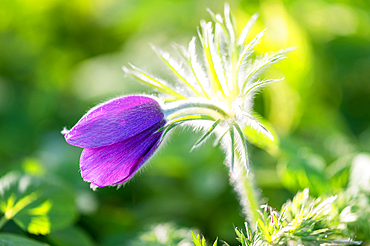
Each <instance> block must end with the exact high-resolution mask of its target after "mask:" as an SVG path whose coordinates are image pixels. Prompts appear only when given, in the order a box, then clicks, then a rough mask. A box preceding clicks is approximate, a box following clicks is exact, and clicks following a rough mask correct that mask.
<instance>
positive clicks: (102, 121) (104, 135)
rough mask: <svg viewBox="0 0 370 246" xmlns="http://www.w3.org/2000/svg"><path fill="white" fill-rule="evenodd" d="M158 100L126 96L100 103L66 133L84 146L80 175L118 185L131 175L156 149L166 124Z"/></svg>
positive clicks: (96, 183) (71, 141)
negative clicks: (162, 128)
mask: <svg viewBox="0 0 370 246" xmlns="http://www.w3.org/2000/svg"><path fill="white" fill-rule="evenodd" d="M165 123H166V121H165V119H164V114H163V112H162V109H161V107H160V105H159V103H158V102H157V101H156V100H155V99H153V98H152V97H147V96H123V97H119V98H115V99H112V100H109V101H107V102H105V103H102V104H100V105H97V106H96V107H94V108H92V109H91V110H90V111H89V112H87V113H86V114H85V115H84V116H83V117H82V118H81V119H80V120H79V121H78V122H77V124H76V125H75V126H74V127H73V128H72V129H71V130H70V131H67V130H64V131H63V134H64V135H65V139H66V141H67V143H69V144H71V145H74V146H78V147H81V148H84V150H83V151H82V154H81V158H80V168H81V175H82V177H83V179H84V180H85V181H88V182H90V183H91V185H92V186H99V187H102V186H109V185H117V184H121V183H123V182H125V181H127V180H128V179H129V178H131V177H132V176H133V175H134V174H135V173H136V172H137V171H138V170H139V169H140V167H141V166H142V165H143V164H144V163H145V161H146V160H147V159H148V158H149V157H150V156H151V155H152V154H153V153H154V151H155V150H156V149H157V148H158V146H159V144H160V142H161V136H162V131H158V130H160V129H161V127H163V126H164V125H165Z"/></svg>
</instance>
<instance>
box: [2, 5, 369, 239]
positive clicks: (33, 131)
mask: <svg viewBox="0 0 370 246" xmlns="http://www.w3.org/2000/svg"><path fill="white" fill-rule="evenodd" d="M230 5H231V9H232V11H233V14H234V16H235V18H237V20H238V23H240V25H241V26H240V28H242V27H243V24H244V23H245V22H246V21H247V20H248V18H249V17H250V16H251V15H252V14H253V13H255V12H259V13H260V18H259V20H258V22H257V25H256V26H255V27H254V29H253V32H254V33H257V32H259V31H261V30H262V29H263V28H265V27H266V28H267V32H266V36H265V38H264V39H263V42H262V43H261V44H260V45H258V47H257V49H258V51H259V52H268V51H271V50H278V49H281V48H286V47H289V46H295V47H296V50H295V51H293V52H291V53H290V57H291V59H289V60H285V61H282V62H281V63H280V64H277V65H276V66H274V68H273V69H270V70H269V71H268V77H284V78H285V79H284V81H281V82H279V83H277V84H274V85H273V86H271V87H270V88H268V89H265V90H264V91H263V93H261V94H259V95H258V96H257V97H256V106H255V109H256V111H257V113H258V114H260V115H261V117H263V120H265V121H266V122H268V124H267V126H268V127H269V128H270V129H271V131H272V132H273V134H274V136H276V137H275V138H276V139H278V141H275V142H273V143H271V142H267V141H260V142H259V141H258V137H256V136H255V133H253V132H250V133H249V135H250V139H251V142H252V143H253V144H255V145H250V149H251V151H250V152H251V159H252V168H253V170H254V172H255V176H256V180H257V186H258V187H259V189H260V190H261V192H262V196H263V197H265V199H264V201H267V200H268V202H269V205H271V206H272V207H276V208H280V207H281V205H282V204H283V203H285V201H286V200H287V199H290V198H292V197H293V196H294V194H295V193H296V192H297V191H299V190H303V189H304V188H306V187H309V188H310V191H311V194H312V195H314V196H320V195H330V194H340V193H341V192H342V191H343V189H347V191H346V192H349V193H350V195H351V194H361V195H356V196H354V197H356V199H359V201H357V203H355V204H356V206H355V207H354V209H358V211H363V212H364V213H363V214H364V217H363V218H360V219H359V221H358V222H356V223H357V224H354V225H353V228H354V229H353V230H355V231H356V230H357V231H358V235H357V236H358V238H356V240H363V241H366V240H367V242H368V243H369V241H370V240H369V238H370V235H369V228H370V227H369V225H370V221H369V220H370V216H369V215H370V212H369V211H368V210H369V207H370V206H369V205H368V204H369V192H370V183H369V180H370V177H369V173H370V157H369V154H370V124H369V123H370V110H369V105H370V83H369V78H370V3H369V2H368V1H365V0H352V1H346V0H339V1H329V0H304V1H303V0H290V1H279V0H261V1H256V0H254V1H236V0H234V1H230ZM206 8H210V9H212V11H213V12H215V13H219V12H222V10H223V2H222V1H195V0H182V1H172V0H167V1H164V0H163V1H159V0H152V1H145V0H140V1H137V0H124V1H119V0H109V1H98V0H76V1H61V0H37V1H31V0H14V1H0V136H1V137H0V174H1V176H3V175H5V174H6V173H7V172H8V171H10V170H18V171H21V170H23V171H24V172H26V173H28V174H32V175H36V176H38V177H39V178H40V179H45V178H52V177H57V178H56V179H55V180H54V182H59V181H58V180H60V182H61V183H60V184H65V187H68V188H65V189H71V190H72V191H71V192H72V193H74V196H75V208H74V209H76V210H77V214H78V216H77V218H75V222H74V226H73V227H68V228H64V229H63V230H59V231H56V232H52V233H51V234H50V235H48V236H33V237H35V238H36V239H37V240H39V241H44V242H47V243H49V244H51V245H107V246H109V245H127V242H129V241H130V242H131V241H132V240H134V238H136V237H137V236H139V235H140V231H142V230H143V228H146V227H147V226H148V225H151V224H158V223H163V222H168V221H171V222H174V223H176V224H178V225H179V226H182V227H188V228H194V227H195V228H198V229H199V230H200V232H201V233H202V234H204V235H205V236H206V238H207V239H210V240H214V239H216V238H217V237H219V238H220V239H223V240H225V241H227V242H229V243H230V245H237V241H236V240H235V235H234V231H233V229H232V228H233V226H237V227H242V225H243V223H244V218H243V217H242V214H241V207H240V205H239V204H238V200H237V198H236V195H235V193H234V192H233V191H232V189H231V188H230V187H229V184H228V174H227V168H226V167H225V166H224V165H223V164H222V163H223V153H222V152H221V151H220V150H219V149H217V148H213V147H212V145H211V143H207V144H204V145H203V146H202V147H200V148H199V149H196V150H194V151H193V152H192V153H189V150H190V149H191V147H192V145H193V143H195V142H196V140H197V138H198V137H199V136H200V134H197V133H193V132H192V130H191V129H176V130H175V131H174V132H172V133H171V136H170V138H169V139H167V142H166V144H165V145H164V146H163V147H162V148H161V150H160V151H159V153H158V154H157V155H156V156H155V157H154V158H153V159H152V160H151V161H150V163H149V164H148V165H147V166H146V168H144V171H143V172H141V173H140V174H138V175H136V176H135V177H134V179H133V180H132V181H130V182H128V184H126V185H125V187H123V188H120V189H118V190H117V189H116V188H103V189H98V190H97V191H96V192H93V191H92V190H90V188H89V185H88V184H87V183H84V182H83V180H82V179H81V177H80V174H79V167H78V160H79V154H80V152H81V149H79V148H75V147H72V146H69V145H68V144H66V143H65V142H64V139H63V136H62V135H61V134H60V131H61V130H62V128H63V127H64V126H67V127H71V126H73V125H74V124H75V123H76V122H77V120H78V119H79V118H80V117H81V116H82V115H83V114H84V113H85V112H86V111H87V110H88V109H89V108H90V107H92V106H94V105H95V104H96V103H98V102H100V101H102V100H105V99H107V98H111V97H114V96H117V95H122V94H130V93H142V92H145V91H146V92H148V90H147V89H146V88H145V87H143V86H141V85H140V84H139V83H137V82H136V81H134V80H133V79H131V78H129V77H124V73H123V72H122V70H121V67H122V66H123V65H127V62H132V63H134V64H137V65H140V66H141V67H144V68H146V69H147V70H150V71H153V73H155V74H156V75H158V76H161V77H163V78H166V79H168V80H169V81H171V78H167V77H166V74H168V73H166V71H163V70H162V68H163V66H161V64H160V62H161V61H160V60H159V59H157V58H156V56H155V54H154V52H152V51H151V50H150V48H149V45H148V43H153V44H155V45H156V46H158V47H161V48H163V49H165V50H170V45H171V43H172V42H174V41H175V42H177V43H180V44H186V43H187V42H189V41H190V39H191V37H192V36H195V35H196V27H197V26H198V23H199V20H200V19H206V20H210V19H211V18H210V16H209V15H208V13H207V12H206V11H205V9H206ZM239 31H240V30H239ZM252 36H253V35H251V37H252ZM247 134H248V133H247ZM359 153H361V154H359ZM60 184H59V185H60ZM353 187H357V188H353ZM359 187H360V188H359ZM356 189H357V190H356ZM58 194H60V193H58ZM350 195H349V196H346V197H351V196H350ZM60 203H61V202H60ZM350 205H353V204H350ZM366 226H367V227H366ZM3 231H5V232H12V233H18V234H22V233H23V232H22V231H21V230H20V229H19V228H18V227H17V226H16V225H15V224H14V223H13V222H8V223H7V224H6V225H5V227H4V228H3ZM71 235H76V236H75V238H76V240H77V238H78V239H79V240H80V241H77V242H79V243H78V244H76V241H73V240H71V238H70V237H71ZM7 237H12V236H8V235H7V234H2V235H0V240H5V239H7ZM19 240H26V239H19ZM74 243H75V244H74ZM9 245H11V244H9ZM35 245H36V244H35Z"/></svg>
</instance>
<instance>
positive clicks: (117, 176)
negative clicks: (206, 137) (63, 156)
mask: <svg viewBox="0 0 370 246" xmlns="http://www.w3.org/2000/svg"><path fill="white" fill-rule="evenodd" d="M164 123H165V121H164V120H163V121H162V122H160V123H158V124H156V125H155V126H153V127H151V128H150V129H147V130H146V131H144V132H142V133H140V134H138V135H136V136H134V137H132V138H129V139H126V140H124V141H122V142H118V143H115V144H113V145H109V146H106V147H101V148H85V149H84V150H83V151H82V154H81V158H80V168H81V175H82V178H83V179H84V180H85V181H87V182H90V183H92V184H94V185H97V186H99V187H103V186H109V185H117V184H120V183H123V182H125V181H127V180H128V179H130V178H131V177H132V175H134V174H135V173H136V172H137V171H138V170H139V168H140V167H141V166H142V165H143V164H144V163H145V161H146V160H147V159H148V158H149V157H150V156H151V155H152V154H153V153H154V151H155V150H156V149H157V148H158V146H159V144H160V142H161V136H162V132H156V131H157V130H158V129H159V128H160V127H162V126H163V125H164Z"/></svg>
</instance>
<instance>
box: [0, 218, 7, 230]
mask: <svg viewBox="0 0 370 246" xmlns="http://www.w3.org/2000/svg"><path fill="white" fill-rule="evenodd" d="M6 222H8V219H7V218H6V217H5V216H3V217H2V218H1V219H0V230H1V229H3V227H4V225H5V224H6Z"/></svg>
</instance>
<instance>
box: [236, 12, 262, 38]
mask: <svg viewBox="0 0 370 246" xmlns="http://www.w3.org/2000/svg"><path fill="white" fill-rule="evenodd" d="M257 18H258V14H257V13H255V14H254V15H253V16H252V17H251V18H250V19H249V21H248V22H247V24H246V25H245V26H244V28H243V30H242V32H241V33H240V35H239V37H238V41H237V45H243V44H244V42H245V40H246V38H247V35H248V33H249V31H250V30H251V28H252V26H253V25H254V23H255V22H256V20H257Z"/></svg>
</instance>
